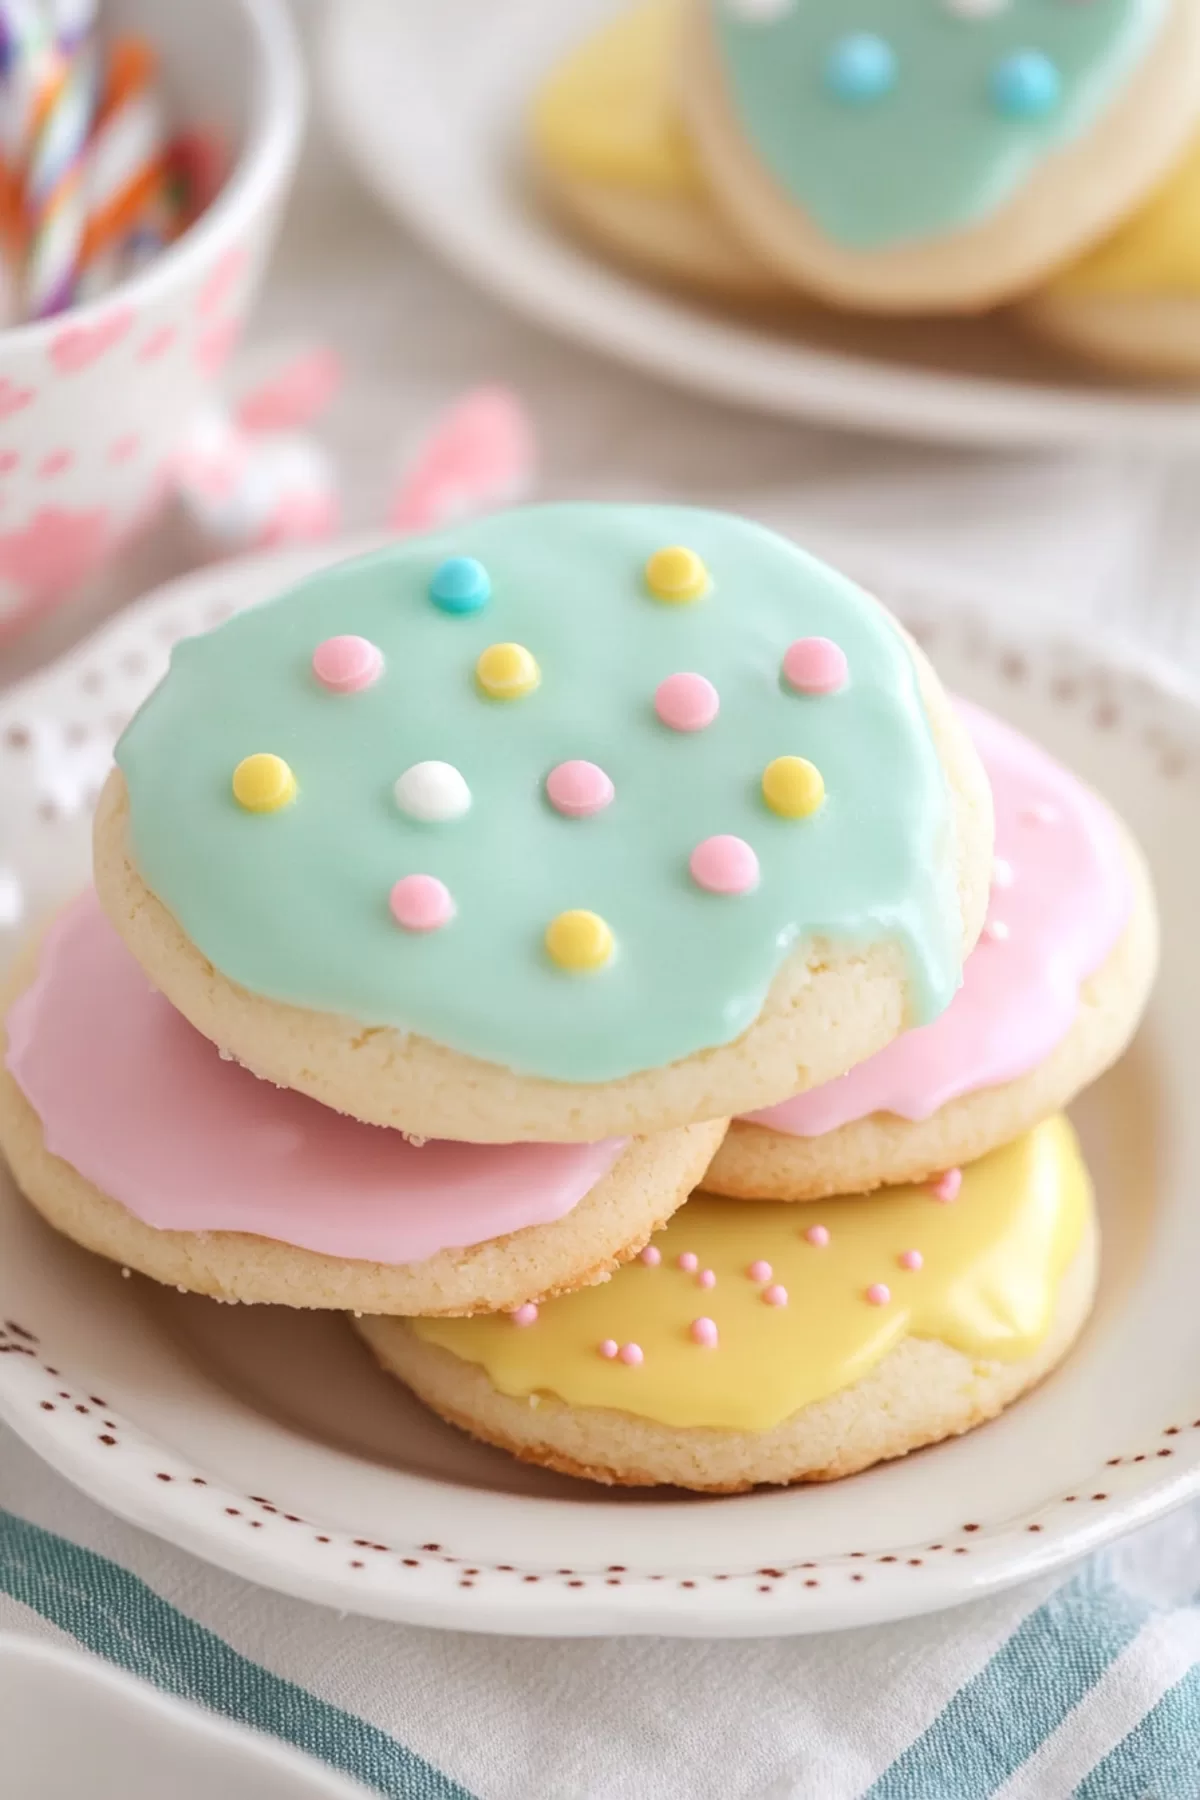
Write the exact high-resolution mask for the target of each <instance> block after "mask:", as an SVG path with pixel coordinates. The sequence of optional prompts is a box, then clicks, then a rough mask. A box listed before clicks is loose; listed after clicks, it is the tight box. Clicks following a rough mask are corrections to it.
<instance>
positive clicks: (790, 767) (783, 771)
mask: <svg viewBox="0 0 1200 1800" xmlns="http://www.w3.org/2000/svg"><path fill="white" fill-rule="evenodd" d="M762 791H763V799H764V800H765V801H766V803H767V805H768V806H769V807H770V809H771V811H772V812H773V813H778V814H779V816H780V818H781V819H807V818H808V817H809V815H810V813H815V812H816V811H817V810H818V808H819V807H820V806H821V803H822V802H823V800H824V799H825V781H824V778H823V777H822V774H821V771H820V769H818V768H817V767H816V766H815V764H813V763H810V762H806V761H805V759H804V757H802V756H777V757H776V758H775V761H774V762H770V763H768V764H767V766H766V768H765V769H764V770H763V778H762Z"/></svg>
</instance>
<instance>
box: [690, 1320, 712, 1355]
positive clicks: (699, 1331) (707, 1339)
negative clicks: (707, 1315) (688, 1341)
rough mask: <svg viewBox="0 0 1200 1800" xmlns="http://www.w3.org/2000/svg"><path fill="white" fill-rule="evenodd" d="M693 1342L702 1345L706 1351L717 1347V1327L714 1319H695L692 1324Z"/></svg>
mask: <svg viewBox="0 0 1200 1800" xmlns="http://www.w3.org/2000/svg"><path fill="white" fill-rule="evenodd" d="M691 1334H692V1342H693V1343H694V1344H702V1345H703V1346H704V1348H705V1349H706V1350H715V1349H716V1347H717V1326H716V1321H715V1320H713V1319H693V1320H692V1323H691Z"/></svg>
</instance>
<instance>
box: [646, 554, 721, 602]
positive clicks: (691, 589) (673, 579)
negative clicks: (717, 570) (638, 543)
mask: <svg viewBox="0 0 1200 1800" xmlns="http://www.w3.org/2000/svg"><path fill="white" fill-rule="evenodd" d="M646 586H647V587H648V588H649V589H650V592H651V593H652V594H653V595H654V598H655V599H656V600H666V601H668V602H669V603H670V604H672V605H679V604H680V603H681V602H683V601H686V600H698V599H699V598H700V596H701V594H703V593H705V592H707V589H708V570H707V569H706V568H705V566H704V564H703V563H702V562H701V560H700V558H699V557H698V556H697V555H696V552H695V551H694V550H685V549H684V548H683V546H682V545H680V544H673V545H671V546H670V548H669V549H666V550H656V551H655V552H654V555H653V556H652V557H651V558H650V561H649V562H648V563H647V564H646Z"/></svg>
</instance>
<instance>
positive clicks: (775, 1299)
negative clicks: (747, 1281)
mask: <svg viewBox="0 0 1200 1800" xmlns="http://www.w3.org/2000/svg"><path fill="white" fill-rule="evenodd" d="M762 1297H763V1300H764V1301H765V1303H766V1304H767V1305H768V1306H786V1305H787V1289H786V1288H785V1287H781V1286H780V1285H779V1283H778V1282H776V1283H775V1284H774V1286H773V1287H769V1288H764V1289H763V1292H762Z"/></svg>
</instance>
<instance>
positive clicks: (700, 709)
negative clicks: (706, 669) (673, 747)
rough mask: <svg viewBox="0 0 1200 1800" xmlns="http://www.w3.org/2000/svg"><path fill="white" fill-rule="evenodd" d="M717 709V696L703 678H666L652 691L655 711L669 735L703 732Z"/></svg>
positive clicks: (701, 676) (676, 676)
mask: <svg viewBox="0 0 1200 1800" xmlns="http://www.w3.org/2000/svg"><path fill="white" fill-rule="evenodd" d="M720 709H721V699H720V695H719V694H718V693H717V690H716V688H715V687H714V686H713V684H712V682H711V681H708V680H707V679H706V678H705V677H704V676H703V675H668V676H667V679H666V680H665V681H660V682H659V684H658V686H657V688H656V689H655V690H654V710H655V712H656V713H657V714H658V716H659V718H660V719H661V720H662V722H663V724H664V725H669V726H670V728H671V730H672V731H703V730H704V728H705V726H706V725H711V724H712V722H713V720H714V719H715V718H716V716H717V714H718V712H719V711H720Z"/></svg>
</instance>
